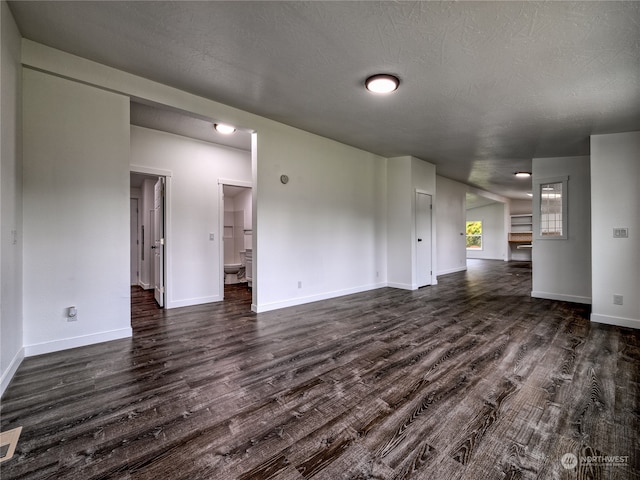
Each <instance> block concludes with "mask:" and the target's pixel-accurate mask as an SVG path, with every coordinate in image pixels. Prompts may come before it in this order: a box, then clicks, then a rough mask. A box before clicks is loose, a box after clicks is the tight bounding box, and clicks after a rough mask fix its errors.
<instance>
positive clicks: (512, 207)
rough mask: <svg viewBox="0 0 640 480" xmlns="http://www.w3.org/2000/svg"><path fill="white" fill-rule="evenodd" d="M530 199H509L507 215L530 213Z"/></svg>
mask: <svg viewBox="0 0 640 480" xmlns="http://www.w3.org/2000/svg"><path fill="white" fill-rule="evenodd" d="M531 212H532V200H511V201H510V202H509V215H531Z"/></svg>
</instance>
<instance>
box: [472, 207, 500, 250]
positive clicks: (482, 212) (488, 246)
mask: <svg viewBox="0 0 640 480" xmlns="http://www.w3.org/2000/svg"><path fill="white" fill-rule="evenodd" d="M505 208H506V206H505V204H504V203H492V204H490V205H486V206H484V207H479V208H473V209H471V210H467V221H469V222H471V221H482V250H467V258H482V259H485V260H506V259H507V247H508V244H507V232H506V231H505V226H504V216H505Z"/></svg>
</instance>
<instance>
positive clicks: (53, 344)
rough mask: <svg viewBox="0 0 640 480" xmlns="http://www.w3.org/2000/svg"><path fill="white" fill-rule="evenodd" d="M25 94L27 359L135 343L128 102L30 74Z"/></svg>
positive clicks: (26, 76)
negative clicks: (71, 310) (71, 316)
mask: <svg viewBox="0 0 640 480" xmlns="http://www.w3.org/2000/svg"><path fill="white" fill-rule="evenodd" d="M23 88H24V97H23V107H24V108H23V115H24V122H23V137H24V143H23V163H24V165H23V167H24V170H23V176H24V183H23V199H24V204H23V208H24V252H25V255H24V282H23V288H24V305H23V308H24V343H25V348H26V353H27V355H34V354H39V353H45V352H50V351H55V350H60V349H64V348H71V347H75V346H80V345H86V344H89V343H95V342H98V341H104V340H112V339H115V338H122V337H127V336H130V335H131V326H130V323H131V321H130V286H129V99H128V98H126V97H124V96H122V95H118V94H114V93H111V92H106V91H104V90H100V89H97V88H93V87H90V86H88V85H84V84H80V83H76V82H72V81H69V80H66V79H63V78H60V77H55V76H52V75H48V74H45V73H42V72H38V71H34V70H30V69H24V70H23ZM96 112H99V113H100V114H99V115H96ZM69 306H76V307H77V312H78V314H77V319H76V321H71V322H70V321H67V314H66V313H67V308H68V307H69Z"/></svg>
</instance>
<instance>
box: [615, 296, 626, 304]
mask: <svg viewBox="0 0 640 480" xmlns="http://www.w3.org/2000/svg"><path fill="white" fill-rule="evenodd" d="M623 301H624V297H623V296H622V295H614V296H613V304H614V305H622V304H623Z"/></svg>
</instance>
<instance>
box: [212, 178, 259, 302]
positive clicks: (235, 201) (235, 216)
mask: <svg viewBox="0 0 640 480" xmlns="http://www.w3.org/2000/svg"><path fill="white" fill-rule="evenodd" d="M220 189H221V190H222V192H221V195H222V202H221V204H222V210H223V213H222V216H221V220H222V245H223V248H222V258H223V262H222V263H223V271H222V285H223V289H222V290H223V292H222V294H223V299H225V300H227V299H234V300H235V299H237V298H238V297H239V296H246V297H247V298H248V299H249V300H250V299H251V289H252V287H253V218H252V217H253V213H252V212H253V193H252V189H251V186H250V185H248V184H247V183H245V182H233V181H230V180H223V181H221V182H220Z"/></svg>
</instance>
